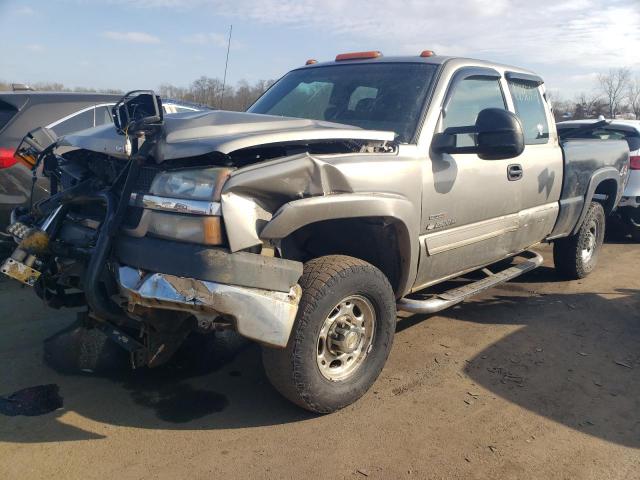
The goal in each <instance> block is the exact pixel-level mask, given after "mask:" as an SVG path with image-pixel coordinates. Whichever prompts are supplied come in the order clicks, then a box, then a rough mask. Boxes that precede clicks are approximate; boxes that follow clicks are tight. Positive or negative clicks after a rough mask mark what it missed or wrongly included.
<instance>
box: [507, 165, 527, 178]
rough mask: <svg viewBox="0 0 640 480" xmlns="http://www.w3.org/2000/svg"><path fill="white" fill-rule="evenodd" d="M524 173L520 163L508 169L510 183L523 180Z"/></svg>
mask: <svg viewBox="0 0 640 480" xmlns="http://www.w3.org/2000/svg"><path fill="white" fill-rule="evenodd" d="M523 173H524V172H523V170H522V165H520V164H518V163H514V164H512V165H509V166H508V167H507V178H508V179H509V181H510V182H513V181H515V180H520V179H521V178H522V174H523Z"/></svg>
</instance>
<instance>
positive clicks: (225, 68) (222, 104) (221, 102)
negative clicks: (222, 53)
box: [220, 25, 233, 110]
mask: <svg viewBox="0 0 640 480" xmlns="http://www.w3.org/2000/svg"><path fill="white" fill-rule="evenodd" d="M232 32H233V25H229V41H228V42H227V60H226V61H225V62H224V77H223V79H222V98H221V99H220V110H222V108H223V106H224V89H225V88H226V86H227V67H228V66H229V50H231V33H232Z"/></svg>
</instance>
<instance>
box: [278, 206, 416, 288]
mask: <svg viewBox="0 0 640 480" xmlns="http://www.w3.org/2000/svg"><path fill="white" fill-rule="evenodd" d="M280 249H281V253H282V256H283V257H284V258H288V259H291V260H298V261H301V262H306V261H308V260H311V259H312V258H317V257H321V256H324V255H336V254H340V255H348V256H350V257H355V258H359V259H361V260H364V261H366V262H368V263H370V264H372V265H374V266H375V267H377V268H379V269H380V270H381V271H382V273H384V274H385V275H386V277H387V279H388V280H389V283H390V284H391V286H392V288H393V291H394V292H395V294H396V296H398V295H400V294H401V292H400V289H401V288H403V285H405V284H406V281H407V278H406V276H407V274H408V262H409V258H408V257H407V256H406V255H403V252H409V251H410V250H409V249H410V243H409V235H408V231H407V230H406V228H405V226H404V224H403V223H402V222H400V221H398V220H397V219H393V218H387V217H357V218H343V219H335V220H326V221H321V222H316V223H311V224H309V225H305V226H304V227H301V228H299V229H298V230H296V231H295V232H293V233H291V234H290V235H289V236H287V237H285V238H283V239H282V240H281V242H280Z"/></svg>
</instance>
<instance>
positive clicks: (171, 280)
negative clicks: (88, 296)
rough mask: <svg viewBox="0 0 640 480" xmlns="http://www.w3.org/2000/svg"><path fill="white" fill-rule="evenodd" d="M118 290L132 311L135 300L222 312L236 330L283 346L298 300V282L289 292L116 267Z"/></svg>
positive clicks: (147, 304) (207, 313) (141, 303)
mask: <svg viewBox="0 0 640 480" xmlns="http://www.w3.org/2000/svg"><path fill="white" fill-rule="evenodd" d="M118 282H119V284H120V290H121V294H122V295H123V296H124V297H125V299H126V300H127V302H128V305H129V308H130V310H133V309H134V308H135V306H136V305H139V306H144V307H151V308H161V309H167V310H178V311H184V312H189V313H191V314H193V315H195V316H196V317H198V316H225V318H231V319H232V320H233V322H234V323H235V326H236V330H237V331H238V333H239V334H240V335H243V336H245V337H247V338H250V339H252V340H255V341H257V342H260V343H264V344H267V345H272V346H277V347H285V346H286V345H287V342H288V340H289V335H290V333H291V329H292V327H293V322H294V320H295V317H296V313H297V311H298V302H299V301H300V296H301V290H300V286H298V285H295V286H294V287H292V289H291V291H290V292H289V293H283V292H272V291H268V290H261V289H257V288H246V287H238V286H234V285H225V284H221V283H215V282H203V281H200V280H195V279H191V278H181V277H175V276H173V275H165V274H161V273H153V274H146V273H143V272H140V271H139V270H136V269H133V268H130V267H120V268H119V269H118Z"/></svg>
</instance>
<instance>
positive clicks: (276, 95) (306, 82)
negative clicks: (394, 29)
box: [248, 63, 437, 142]
mask: <svg viewBox="0 0 640 480" xmlns="http://www.w3.org/2000/svg"><path fill="white" fill-rule="evenodd" d="M436 68H437V66H436V65H430V64H425V63H375V64H374V63H362V64H354V65H330V66H326V67H314V68H305V69H301V70H294V71H292V72H289V73H288V74H287V75H285V76H284V77H283V78H282V79H281V80H279V81H278V82H277V83H276V84H275V85H274V86H273V87H271V88H270V89H269V90H268V91H267V92H266V93H265V94H264V95H263V96H262V97H260V98H259V99H258V101H257V102H256V103H254V104H253V105H252V106H251V108H249V110H248V111H249V112H251V113H263V114H268V115H281V116H284V117H297V118H309V119H313V120H326V121H329V122H336V123H343V124H347V125H354V126H356V127H361V128H366V129H371V130H387V131H393V132H395V133H396V135H397V140H398V141H400V142H409V141H411V138H412V137H413V134H414V132H415V129H416V126H417V124H418V120H419V117H420V112H421V110H422V106H423V104H424V100H425V97H426V94H427V90H428V88H429V85H430V84H431V81H432V79H433V75H434V73H435V70H436Z"/></svg>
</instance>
